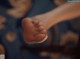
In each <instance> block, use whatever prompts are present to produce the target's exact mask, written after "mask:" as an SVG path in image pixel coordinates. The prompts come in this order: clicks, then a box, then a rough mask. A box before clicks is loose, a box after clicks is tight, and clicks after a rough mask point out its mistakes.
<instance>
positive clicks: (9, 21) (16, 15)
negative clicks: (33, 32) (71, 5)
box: [0, 0, 80, 59]
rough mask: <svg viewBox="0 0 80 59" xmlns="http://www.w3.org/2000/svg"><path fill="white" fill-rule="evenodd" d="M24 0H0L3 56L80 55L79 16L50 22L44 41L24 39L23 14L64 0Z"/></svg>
mask: <svg viewBox="0 0 80 59" xmlns="http://www.w3.org/2000/svg"><path fill="white" fill-rule="evenodd" d="M28 1H29V0H28ZM28 1H27V0H0V55H1V54H3V55H5V59H80V57H79V56H80V43H79V42H80V41H79V39H80V18H75V19H73V20H71V21H65V22H61V23H58V24H56V25H55V26H52V27H51V28H50V29H49V30H48V35H49V38H48V39H47V41H46V42H44V43H40V44H33V45H28V44H26V43H25V41H24V40H23V34H22V32H23V31H22V26H21V21H22V19H23V18H25V17H32V16H35V15H38V14H42V13H46V12H48V11H50V10H52V9H55V8H57V7H59V6H60V5H63V4H64V3H66V2H67V0H32V1H31V4H30V5H29V3H30V2H28ZM70 1H71V0H70Z"/></svg>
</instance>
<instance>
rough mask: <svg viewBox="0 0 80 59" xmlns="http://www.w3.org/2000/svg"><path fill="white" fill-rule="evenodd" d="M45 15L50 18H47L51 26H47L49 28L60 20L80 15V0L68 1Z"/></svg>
mask: <svg viewBox="0 0 80 59" xmlns="http://www.w3.org/2000/svg"><path fill="white" fill-rule="evenodd" d="M45 15H46V16H48V17H49V19H47V20H46V23H47V22H48V24H49V26H47V29H48V28H50V27H51V26H52V25H55V24H57V23H59V22H62V21H66V20H69V19H72V18H76V17H80V2H72V3H66V4H64V5H62V6H60V7H58V8H56V9H54V10H52V11H50V12H48V13H46V14H45Z"/></svg>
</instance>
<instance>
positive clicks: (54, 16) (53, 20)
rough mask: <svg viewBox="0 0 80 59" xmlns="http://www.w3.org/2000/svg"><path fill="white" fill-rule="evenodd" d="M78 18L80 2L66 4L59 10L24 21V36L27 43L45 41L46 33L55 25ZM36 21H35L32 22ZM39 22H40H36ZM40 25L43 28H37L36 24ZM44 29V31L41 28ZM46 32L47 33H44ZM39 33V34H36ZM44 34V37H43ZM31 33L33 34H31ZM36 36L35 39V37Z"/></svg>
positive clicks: (79, 15)
mask: <svg viewBox="0 0 80 59" xmlns="http://www.w3.org/2000/svg"><path fill="white" fill-rule="evenodd" d="M76 17H80V2H72V3H71V2H69V3H65V4H63V5H61V6H59V7H58V8H56V9H54V10H52V11H50V12H48V13H45V14H41V15H37V16H34V17H33V18H26V19H24V20H23V21H22V25H23V29H24V32H23V34H24V35H23V36H24V39H25V40H26V41H27V42H33V41H34V42H36V43H37V42H39V41H41V40H43V39H42V38H44V37H45V35H46V31H47V30H48V29H49V28H50V27H51V26H53V25H55V24H57V23H59V22H62V21H67V20H70V19H73V18H76ZM32 19H35V20H32ZM36 21H39V22H36ZM36 23H37V25H39V23H41V24H42V25H41V26H38V27H36V25H35V24H36ZM34 25H35V26H34ZM40 27H43V28H44V29H42V28H40ZM26 28H28V29H26ZM36 28H37V29H38V30H40V29H42V30H41V31H36ZM44 30H45V31H44ZM36 32H38V33H36ZM42 32H44V33H43V34H44V35H41V34H42ZM30 33H31V34H30ZM34 34H35V37H34Z"/></svg>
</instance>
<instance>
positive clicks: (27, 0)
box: [7, 0, 31, 18]
mask: <svg viewBox="0 0 80 59" xmlns="http://www.w3.org/2000/svg"><path fill="white" fill-rule="evenodd" d="M9 2H10V4H11V5H12V6H13V8H12V9H9V10H8V11H7V13H8V14H9V15H11V16H13V17H15V18H20V17H23V16H24V14H25V13H26V12H28V10H29V9H30V8H31V0H9Z"/></svg>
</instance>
